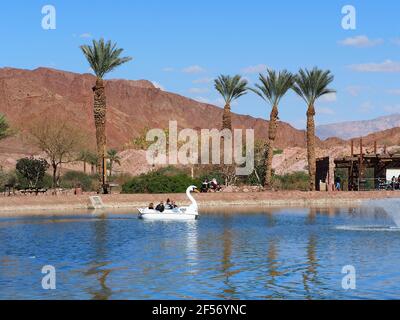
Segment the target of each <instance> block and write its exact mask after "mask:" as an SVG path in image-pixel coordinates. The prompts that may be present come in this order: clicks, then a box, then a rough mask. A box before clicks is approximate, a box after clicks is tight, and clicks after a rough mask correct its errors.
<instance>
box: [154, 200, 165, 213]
mask: <svg viewBox="0 0 400 320" xmlns="http://www.w3.org/2000/svg"><path fill="white" fill-rule="evenodd" d="M156 210H157V211H159V212H164V210H165V206H164V201H161V202H160V203H159V204H158V205H157V207H156Z"/></svg>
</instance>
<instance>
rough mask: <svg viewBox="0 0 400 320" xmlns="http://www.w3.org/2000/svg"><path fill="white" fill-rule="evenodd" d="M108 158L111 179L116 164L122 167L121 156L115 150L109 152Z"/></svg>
mask: <svg viewBox="0 0 400 320" xmlns="http://www.w3.org/2000/svg"><path fill="white" fill-rule="evenodd" d="M107 158H108V160H109V161H110V177H111V176H112V168H113V165H114V163H117V164H118V165H121V158H120V156H118V151H117V150H115V149H111V150H108V152H107Z"/></svg>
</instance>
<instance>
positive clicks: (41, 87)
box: [0, 68, 305, 153]
mask: <svg viewBox="0 0 400 320" xmlns="http://www.w3.org/2000/svg"><path fill="white" fill-rule="evenodd" d="M94 83H95V78H94V76H92V75H90V74H77V73H72V72H65V71H60V70H54V69H48V68H39V69H36V70H33V71H31V70H21V69H14V68H3V69H0V113H2V114H5V116H6V117H7V118H8V119H9V121H10V123H11V124H12V125H13V126H14V127H17V128H19V129H21V130H23V129H24V127H25V126H26V124H28V123H29V121H31V119H32V118H33V117H36V116H38V115H41V114H46V113H53V114H58V115H60V116H62V117H64V118H65V119H66V120H68V121H73V122H75V123H77V124H78V125H79V127H80V128H81V129H82V130H86V131H87V133H88V135H89V136H91V137H94V121H93V111H92V107H93V93H92V87H93V85H94ZM106 93H107V103H108V123H107V136H108V143H109V146H110V147H114V148H117V149H122V146H123V145H124V144H125V143H126V142H128V141H130V140H131V139H132V138H133V137H135V136H137V135H138V134H139V133H142V132H143V129H144V128H167V127H168V121H169V120H176V121H178V126H179V128H194V129H196V128H204V129H206V128H220V126H221V119H222V109H221V108H219V107H216V106H213V105H209V104H204V103H200V102H197V101H194V100H191V99H188V98H186V97H183V96H180V95H177V94H174V93H169V92H165V91H162V90H160V89H157V88H156V87H155V86H154V85H153V84H152V83H151V82H149V81H145V80H139V81H131V80H108V81H107V82H106ZM233 126H234V127H235V128H242V129H245V128H254V129H255V134H256V137H258V138H265V137H266V135H267V132H268V130H267V128H268V122H267V121H264V120H262V119H256V118H253V117H250V116H245V115H238V114H234V115H233ZM304 146H305V133H304V131H300V130H297V129H295V128H293V127H292V126H291V125H289V124H287V123H284V122H281V123H280V125H279V129H278V136H277V147H278V148H285V147H304ZM21 149H22V150H25V151H26V150H27V147H26V146H25V145H23V143H22V142H21V141H20V140H19V139H16V138H14V139H8V140H6V141H3V142H2V143H1V144H0V152H2V150H3V152H8V153H10V152H14V151H18V150H21ZM28 149H29V148H28Z"/></svg>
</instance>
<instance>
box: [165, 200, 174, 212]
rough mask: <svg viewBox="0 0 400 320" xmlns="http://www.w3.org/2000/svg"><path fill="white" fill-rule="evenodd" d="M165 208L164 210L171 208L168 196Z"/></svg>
mask: <svg viewBox="0 0 400 320" xmlns="http://www.w3.org/2000/svg"><path fill="white" fill-rule="evenodd" d="M165 209H166V210H171V209H173V207H172V203H171V200H170V199H169V198H168V199H167V203H166V204H165Z"/></svg>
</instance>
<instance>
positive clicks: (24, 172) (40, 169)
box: [16, 157, 49, 188]
mask: <svg viewBox="0 0 400 320" xmlns="http://www.w3.org/2000/svg"><path fill="white" fill-rule="evenodd" d="M48 168H49V164H48V162H47V161H46V160H45V159H35V158H33V157H31V158H22V159H19V160H18V161H17V165H16V170H17V177H18V182H20V183H19V184H21V185H24V187H29V188H40V187H42V186H43V179H44V176H45V174H46V171H47V169H48Z"/></svg>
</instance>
